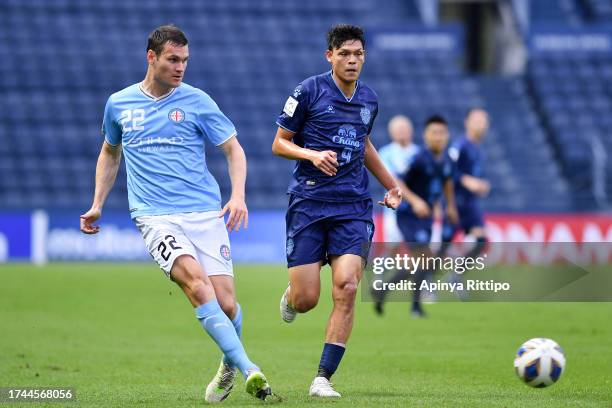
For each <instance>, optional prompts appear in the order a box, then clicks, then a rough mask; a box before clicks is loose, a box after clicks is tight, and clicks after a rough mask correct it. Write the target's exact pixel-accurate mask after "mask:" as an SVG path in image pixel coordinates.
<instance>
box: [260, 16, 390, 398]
mask: <svg viewBox="0 0 612 408" xmlns="http://www.w3.org/2000/svg"><path fill="white" fill-rule="evenodd" d="M327 45H328V48H327V51H326V53H325V56H326V58H327V61H328V62H329V63H330V64H331V67H332V70H331V71H329V72H326V73H323V74H321V75H316V76H312V77H310V78H307V79H305V80H304V81H302V83H300V84H299V85H298V86H297V88H295V90H294V91H293V92H292V94H291V95H290V96H289V98H288V99H287V101H286V103H285V106H284V108H283V111H282V113H281V115H280V116H279V117H278V120H277V122H276V123H277V124H278V130H277V132H276V137H275V139H274V144H273V145H272V151H273V152H274V154H276V155H279V156H281V157H284V158H286V159H291V160H296V165H295V169H294V171H293V179H292V180H291V182H290V185H289V188H288V193H289V208H288V209H287V215H286V223H287V242H286V250H287V251H286V252H287V264H288V268H289V287H288V288H287V290H286V291H285V293H284V294H283V296H282V298H281V304H280V309H281V317H282V318H283V320H284V321H286V322H288V323H289V322H292V321H293V320H294V319H295V317H296V314H297V313H305V312H307V311H309V310H311V309H312V308H314V307H315V306H316V304H317V302H318V300H319V294H320V288H321V281H320V271H321V267H322V266H323V265H324V264H325V263H328V262H329V263H330V265H331V269H332V284H333V289H332V297H333V302H334V307H333V310H332V313H331V316H330V317H329V320H328V322H327V330H326V335H325V344H324V347H323V352H322V354H321V360H320V364H319V369H318V372H317V375H316V377H315V378H314V380H313V382H312V384H311V386H310V391H309V394H310V395H312V396H317V397H340V394H339V393H338V392H337V391H336V390H334V388H333V386H332V384H331V382H330V378H331V376H332V375H333V374H334V372H335V371H336V369H337V368H338V365H339V364H340V360H341V359H342V356H343V355H344V351H345V348H346V343H347V340H348V338H349V335H350V333H351V330H352V326H353V316H354V304H355V297H356V294H357V287H358V285H359V281H360V279H361V276H362V274H363V269H364V267H365V261H366V259H367V256H368V252H369V247H370V242H371V240H372V236H373V233H374V224H373V222H372V200H371V198H370V194H369V192H368V175H367V171H366V168H367V169H368V170H369V171H370V172H371V173H372V174H373V175H374V176H375V177H376V178H377V179H378V181H379V182H380V183H381V184H382V185H383V186H384V187H385V188H386V189H387V193H386V194H385V197H384V200H383V201H379V204H382V205H385V206H387V207H390V208H397V207H398V206H399V204H400V202H401V192H400V189H399V187H398V186H397V184H396V181H395V179H394V178H393V176H392V175H391V174H390V173H389V172H388V171H387V169H386V168H385V166H384V165H383V163H382V161H381V160H380V157H379V156H378V153H377V152H376V149H375V148H374V146H373V145H372V143H371V142H370V139H369V135H370V132H371V130H372V125H373V123H374V119H375V118H376V114H377V113H378V98H377V96H376V94H375V93H374V91H372V90H371V89H370V88H369V87H368V86H367V85H366V84H364V83H363V82H361V81H359V80H358V79H359V74H360V72H361V68H362V66H363V63H364V61H365V40H364V33H363V30H362V29H361V28H360V27H357V26H352V25H346V24H340V25H336V26H334V27H332V28H331V29H330V31H329V32H328V33H327Z"/></svg>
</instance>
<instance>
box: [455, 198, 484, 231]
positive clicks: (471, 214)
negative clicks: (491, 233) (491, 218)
mask: <svg viewBox="0 0 612 408" xmlns="http://www.w3.org/2000/svg"><path fill="white" fill-rule="evenodd" d="M457 212H458V213H459V226H460V227H461V229H462V230H463V232H464V233H465V234H469V233H470V231H471V230H472V228H476V227H484V214H483V212H482V209H481V208H480V205H479V203H478V202H469V203H466V204H464V205H458V206H457Z"/></svg>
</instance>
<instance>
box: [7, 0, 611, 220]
mask: <svg viewBox="0 0 612 408" xmlns="http://www.w3.org/2000/svg"><path fill="white" fill-rule="evenodd" d="M586 3H587V6H588V7H585V10H589V12H592V13H593V15H596V16H597V18H601V19H605V18H608V19H609V18H610V10H609V7H608V6H607V4H609V2H606V1H598V0H589V1H586ZM575 4H576V3H575V2H574V1H571V0H567V1H564V0H559V1H553V0H548V1H539V0H538V1H534V2H532V14H533V18H534V21H557V22H566V23H573V22H576V21H579V20H580V19H581V18H582V17H581V9H579V8H577V7H575ZM606 16H607V17H606ZM418 19H419V14H418V11H417V8H416V6H415V3H414V2H413V1H402V0H389V1H386V2H385V7H384V8H383V7H378V3H377V2H376V1H374V0H355V1H351V2H336V1H327V0H314V1H303V0H286V1H275V0H260V1H250V0H232V1H224V0H207V1H191V2H188V1H180V2H172V1H162V0H148V1H136V0H111V1H98V2H94V1H86V0H81V1H69V0H57V1H45V0H6V1H3V2H1V3H0V26H1V27H2V30H0V55H4V56H5V57H4V58H0V91H1V92H2V94H3V98H1V99H0V135H1V138H2V143H0V207H2V208H34V207H60V208H61V207H75V206H76V207H80V208H83V209H85V208H87V207H88V206H89V204H90V200H91V196H92V191H93V179H94V171H95V160H96V157H97V154H98V151H99V148H100V143H101V141H102V139H101V136H100V125H101V117H102V113H103V109H104V104H105V102H106V98H107V97H108V96H109V94H110V93H112V92H114V91H117V90H119V89H121V88H123V87H125V86H127V85H130V84H132V83H134V82H137V81H140V80H141V79H142V78H143V76H144V73H145V69H146V65H145V60H144V53H145V49H144V48H145V44H146V36H147V35H148V33H149V31H150V30H151V29H152V28H153V27H155V26H157V25H160V24H164V23H168V22H173V23H175V24H177V25H178V26H179V27H181V28H182V29H184V30H185V31H186V33H187V35H188V36H189V38H190V40H191V46H190V52H191V56H190V63H189V68H188V70H187V75H186V82H187V83H190V84H192V85H194V86H197V87H200V88H202V89H204V90H206V91H207V92H208V93H209V94H210V95H211V96H212V97H213V98H214V99H215V100H216V101H217V103H218V104H219V105H220V107H221V108H222V110H223V111H224V112H225V113H226V114H227V115H228V116H229V117H230V118H231V119H232V120H233V121H234V122H235V124H236V126H237V128H238V130H239V139H240V141H241V143H242V144H243V146H244V148H245V150H246V152H247V156H248V158H249V178H248V182H247V188H248V193H249V196H248V197H249V198H248V202H249V205H250V206H251V208H282V207H284V206H285V205H286V197H285V194H284V190H285V188H286V185H287V182H288V179H289V177H290V172H291V166H292V165H291V163H290V162H288V161H286V160H281V159H277V158H274V157H273V156H272V154H271V150H270V146H271V142H272V139H273V137H274V133H275V130H276V126H275V124H274V121H275V119H276V116H277V114H278V113H279V111H280V108H281V107H282V105H283V103H284V101H285V99H286V98H287V95H288V94H289V92H290V91H291V90H292V89H293V88H294V87H295V86H296V85H297V83H298V82H299V81H300V80H301V79H303V78H305V77H307V76H310V75H313V74H317V73H320V72H323V71H325V70H327V69H328V64H327V62H326V61H325V60H324V58H323V51H324V49H325V39H324V34H325V32H326V30H327V29H328V28H329V26H330V25H331V24H333V23H337V22H354V23H357V24H362V25H364V26H365V27H366V28H367V27H369V26H377V25H381V24H383V23H384V24H405V23H409V22H413V23H414V22H415V21H417V20H418ZM559 58H560V59H562V58H564V57H561V56H560V57H559ZM594 74H597V75H601V76H600V77H599V78H600V79H599V80H598V82H597V83H595V82H593V81H591V80H589V78H591V77H592V76H593V75H594ZM574 76H575V77H576V79H575V80H571V81H568V80H567V78H570V77H572V78H573V77H574ZM528 78H529V84H531V87H530V88H529V90H528V89H527V87H526V86H525V84H526V82H525V80H524V78H489V79H483V80H481V79H478V78H471V77H468V76H467V75H466V74H465V73H464V71H463V70H462V68H461V61H460V59H458V58H456V57H455V56H452V55H448V54H447V53H445V52H428V53H413V54H411V55H406V54H405V53H404V54H401V55H399V54H397V55H396V54H394V53H385V52H383V51H379V50H373V51H372V52H371V53H369V54H368V58H367V63H366V65H365V68H364V73H363V79H364V80H365V81H367V82H368V83H369V84H370V85H371V86H372V88H374V89H375V90H376V91H377V93H378V94H379V97H380V115H379V117H378V119H377V123H376V126H375V128H374V131H373V135H372V137H373V141H374V143H375V145H377V146H379V147H380V146H381V145H382V144H384V143H386V142H387V136H386V122H387V121H388V119H389V118H390V117H391V116H393V115H395V114H398V113H403V114H407V115H409V116H410V117H412V118H413V120H414V121H415V123H416V124H417V131H418V132H420V124H421V123H422V122H423V121H424V119H425V118H426V117H427V116H428V115H430V114H433V113H442V114H444V115H445V116H446V117H447V118H448V119H449V120H450V123H451V130H452V132H453V135H454V136H458V135H459V134H460V133H461V127H462V122H463V116H464V115H465V113H466V111H467V109H468V108H470V107H472V106H484V107H485V108H487V109H488V110H490V112H491V114H492V119H493V127H492V130H491V134H490V137H489V138H487V140H486V142H485V144H484V147H485V154H486V156H487V159H488V160H487V162H488V165H487V172H488V176H489V178H490V179H491V181H492V184H493V186H494V188H493V191H492V194H491V197H490V198H489V199H488V200H486V201H485V205H486V206H487V209H489V210H497V211H517V210H532V211H565V210H580V209H587V208H594V205H596V204H594V201H593V197H592V188H591V187H592V183H593V180H592V175H591V174H590V173H589V172H588V171H586V170H585V169H587V168H589V166H588V163H589V160H591V159H590V151H589V146H590V145H588V143H586V141H587V140H588V137H589V135H599V137H600V138H601V139H602V141H603V143H605V146H606V147H607V149H608V151H610V147H612V145H611V139H610V137H609V136H608V135H607V133H605V132H607V130H608V129H609V125H610V115H609V114H607V115H606V114H605V112H608V113H609V112H610V107H611V105H612V101H611V96H612V88H610V84H611V83H612V62H611V61H610V60H609V59H602V60H598V59H594V58H591V57H588V58H578V59H575V58H572V57H567V59H563V60H562V61H561V60H559V59H553V60H549V59H533V60H532V61H531V62H530V65H529V71H528ZM555 82H557V83H559V82H562V85H563V86H561V87H556V86H553V84H554V83H555ZM532 94H533V96H534V97H535V100H536V102H537V105H535V106H534V105H532V103H531V99H530V98H531V96H532ZM208 153H209V160H208V165H209V167H210V169H211V171H212V172H213V173H214V174H216V175H217V179H218V181H219V183H220V185H221V188H222V190H224V191H225V192H227V191H228V189H229V178H228V177H227V176H225V173H224V172H225V171H226V164H225V158H224V157H223V156H222V154H220V152H219V151H217V149H215V148H214V147H212V146H208ZM557 159H558V160H557ZM609 166H610V165H609ZM610 170H612V168H610V167H609V168H608V172H610ZM372 184H374V183H372ZM568 184H569V185H570V186H572V188H568ZM611 187H612V186H610V185H608V186H607V188H608V191H612V188H611ZM376 191H377V192H379V190H376ZM574 193H575V196H576V199H575V200H574V201H573V204H572V201H571V200H570V199H569V198H568V195H569V194H574ZM589 194H590V195H589ZM587 203H588V204H589V207H587V206H586V204H587ZM107 206H108V207H111V208H118V209H124V208H126V207H127V198H126V185H125V170H124V169H123V168H122V169H121V171H120V174H119V176H118V181H117V184H116V187H115V189H114V190H113V192H112V193H111V195H110V197H109V201H108V203H107Z"/></svg>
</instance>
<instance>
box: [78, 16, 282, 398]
mask: <svg viewBox="0 0 612 408" xmlns="http://www.w3.org/2000/svg"><path fill="white" fill-rule="evenodd" d="M188 57H189V51H188V45H187V38H186V37H185V35H184V33H183V32H182V31H180V30H179V29H178V28H177V27H174V26H161V27H158V28H156V29H155V30H154V31H153V32H152V33H151V34H150V36H149V40H148V45H147V62H148V68H147V74H146V77H145V79H144V81H142V82H141V83H138V84H134V85H132V86H129V87H127V88H125V89H123V90H121V91H119V92H117V93H114V94H113V95H111V97H110V98H109V99H108V102H107V104H106V108H105V111H104V122H103V126H102V132H103V134H104V137H105V138H104V139H105V140H104V143H103V146H102V150H101V152H100V156H99V158H98V164H97V167H96V188H95V193H94V199H93V204H92V207H91V209H90V210H89V211H87V212H86V213H85V214H83V215H82V216H81V230H82V231H83V232H84V233H86V234H95V233H97V232H98V231H99V229H100V227H99V226H97V225H94V223H95V222H96V221H97V220H98V219H99V218H100V216H101V214H102V207H103V205H104V202H105V200H106V197H107V196H108V193H109V191H110V189H111V188H112V185H113V184H114V182H115V177H116V175H117V170H118V168H119V163H120V161H121V152H122V151H123V152H124V153H125V162H126V169H127V185H128V199H129V205H130V213H131V217H132V219H133V220H134V222H135V223H136V226H137V227H138V229H139V230H140V232H141V233H142V236H143V238H144V240H145V243H146V246H147V249H148V250H149V253H150V254H151V256H152V257H153V259H155V260H156V261H157V263H158V264H159V266H160V268H161V269H162V270H163V271H164V272H165V273H166V275H167V276H168V277H169V278H170V279H172V280H173V281H174V282H176V283H177V284H178V285H179V286H180V287H181V289H182V290H183V292H184V293H185V295H186V296H187V298H188V299H189V301H190V302H191V304H192V305H193V307H194V308H195V315H196V317H197V319H198V320H199V321H200V323H201V324H202V327H203V328H204V330H205V331H206V332H207V333H208V334H209V335H210V336H211V337H212V339H213V340H214V341H215V342H216V343H217V345H218V346H219V348H220V349H221V350H222V352H223V354H224V357H223V360H222V361H221V365H220V367H219V370H218V372H217V375H216V376H215V377H214V378H213V380H212V381H211V383H210V384H209V385H208V387H207V389H206V395H205V399H206V401H209V402H219V401H222V400H224V399H225V398H226V397H227V396H228V395H229V393H230V391H231V389H232V387H233V384H234V379H235V375H236V374H235V373H236V369H238V370H240V372H241V373H242V375H243V376H244V377H245V378H246V391H247V392H248V393H250V394H251V395H253V396H255V397H257V398H260V399H262V400H264V399H265V398H266V397H267V396H268V395H270V394H271V389H270V386H269V385H268V382H267V380H266V377H265V376H264V375H263V373H262V372H261V371H260V369H259V368H258V367H257V366H256V365H255V364H254V363H253V362H251V361H250V360H249V358H248V357H247V355H246V352H245V350H244V347H243V346H242V343H241V341H240V336H241V327H242V313H241V309H240V305H238V303H236V298H235V291H234V278H233V272H232V261H231V255H230V246H229V239H228V235H227V229H229V230H230V231H232V230H235V231H238V230H240V227H241V225H242V224H243V222H244V226H245V228H246V227H247V225H248V212H247V207H246V204H245V198H244V194H245V193H244V191H245V179H246V157H245V155H244V151H243V150H242V147H241V146H240V144H239V143H238V140H237V138H236V129H235V128H234V125H233V124H232V122H230V120H229V119H228V118H227V117H225V115H223V113H222V112H221V111H220V110H219V107H218V106H217V104H216V103H215V102H214V101H213V100H212V99H211V98H210V96H208V95H207V94H206V93H205V92H203V91H201V90H200V89H197V88H194V87H192V86H189V85H187V84H185V83H182V80H183V75H184V73H185V69H186V67H187V59H188ZM205 139H208V140H209V141H210V142H212V143H213V144H214V145H216V146H217V147H219V148H220V149H222V150H223V152H224V153H225V155H226V157H227V161H228V167H229V175H230V178H231V181H232V195H231V198H230V200H229V201H228V202H227V204H226V205H225V206H224V207H223V209H221V196H220V192H219V186H218V184H217V182H216V181H215V179H214V177H213V176H212V175H211V174H210V172H209V171H208V169H207V167H206V161H205V155H204V141H205ZM225 214H229V217H228V221H227V224H226V225H225V224H224V222H223V217H224V215H225Z"/></svg>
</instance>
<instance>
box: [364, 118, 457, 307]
mask: <svg viewBox="0 0 612 408" xmlns="http://www.w3.org/2000/svg"><path fill="white" fill-rule="evenodd" d="M448 139H449V133H448V125H447V123H446V121H445V120H444V118H443V117H441V116H432V117H430V118H429V119H428V120H427V121H426V123H425V133H424V140H425V148H424V149H420V151H419V152H418V153H417V154H416V155H415V156H414V157H413V159H412V162H411V163H410V165H409V166H408V168H407V170H406V172H405V173H404V174H403V175H402V176H401V180H400V185H401V186H402V192H403V195H404V198H405V199H406V201H407V202H408V204H409V206H405V207H401V208H400V209H398V212H397V224H398V227H399V229H400V231H401V232H402V235H403V237H404V241H405V242H406V244H407V246H408V248H409V250H410V254H411V255H412V256H413V257H419V256H421V255H423V256H425V257H429V256H432V253H431V250H430V248H429V243H430V240H431V230H432V225H433V208H434V205H436V204H437V203H438V202H439V201H440V199H441V198H442V195H444V198H445V200H446V214H447V217H448V219H449V220H450V221H451V222H452V223H453V224H456V223H457V221H458V216H457V209H456V207H455V197H454V192H453V179H452V178H453V163H452V161H451V158H450V157H449V156H448V154H447V150H446V147H447V146H448ZM411 272H414V273H413V279H414V281H415V282H416V288H417V290H415V291H414V298H413V302H412V314H413V316H415V317H423V316H424V315H425V313H424V312H423V308H422V307H421V299H420V295H421V291H420V290H419V287H420V285H421V282H422V281H423V280H424V279H425V277H426V275H427V273H433V272H434V271H431V270H428V269H426V268H421V269H419V270H418V271H411ZM407 277H408V271H406V270H400V271H398V273H397V274H396V275H395V276H394V277H393V278H391V280H390V282H394V283H397V282H400V281H401V280H403V279H406V278H407ZM384 300H385V293H384V292H383V293H380V294H379V298H378V299H377V302H376V304H375V308H376V311H377V312H378V313H379V314H382V311H383V303H384Z"/></svg>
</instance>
